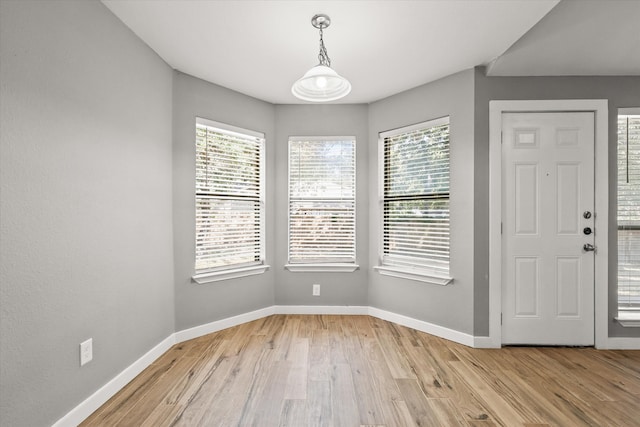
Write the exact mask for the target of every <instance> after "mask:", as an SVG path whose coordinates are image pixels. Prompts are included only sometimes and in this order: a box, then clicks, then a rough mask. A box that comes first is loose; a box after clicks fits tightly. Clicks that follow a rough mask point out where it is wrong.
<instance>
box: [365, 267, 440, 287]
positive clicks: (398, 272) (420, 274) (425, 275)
mask: <svg viewBox="0 0 640 427" xmlns="http://www.w3.org/2000/svg"><path fill="white" fill-rule="evenodd" d="M373 269H374V270H376V271H377V272H378V273H380V274H383V275H385V276H392V277H400V278H402V279H409V280H417V281H418V282H425V283H431V284H434V285H440V286H446V285H448V284H449V283H451V282H453V278H452V277H444V276H439V275H436V274H433V273H430V272H427V271H423V270H418V269H410V268H401V267H389V266H383V265H379V266H377V267H373Z"/></svg>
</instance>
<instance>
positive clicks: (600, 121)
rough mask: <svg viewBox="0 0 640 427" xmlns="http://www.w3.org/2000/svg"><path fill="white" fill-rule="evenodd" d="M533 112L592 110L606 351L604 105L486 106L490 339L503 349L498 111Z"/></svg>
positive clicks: (598, 339)
mask: <svg viewBox="0 0 640 427" xmlns="http://www.w3.org/2000/svg"><path fill="white" fill-rule="evenodd" d="M534 111H574V112H575V111H593V112H594V113H595V177H594V178H595V212H596V215H595V228H596V229H597V230H598V232H597V233H596V234H595V244H596V247H597V248H598V255H599V256H596V258H595V345H596V348H607V347H608V341H609V340H611V338H609V337H608V322H607V319H608V222H609V211H608V206H609V200H608V195H609V187H608V186H609V176H608V158H609V151H608V149H609V147H608V140H609V138H608V132H609V128H608V123H609V117H608V111H609V107H608V101H607V100H603V99H571V100H541V101H525V100H514V101H490V102H489V254H490V255H489V337H490V340H491V343H492V345H493V346H495V347H500V346H501V345H502V327H501V324H500V323H501V322H500V316H501V311H502V296H501V295H502V279H501V276H502V265H501V264H502V243H501V242H502V240H501V232H500V228H501V227H500V224H501V221H502V219H501V216H502V214H501V211H502V196H501V187H502V148H501V132H502V113H504V112H534Z"/></svg>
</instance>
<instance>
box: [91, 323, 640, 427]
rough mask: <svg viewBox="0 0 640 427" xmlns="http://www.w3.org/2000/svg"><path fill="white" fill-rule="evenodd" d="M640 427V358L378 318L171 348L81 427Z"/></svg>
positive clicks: (222, 336) (286, 327)
mask: <svg viewBox="0 0 640 427" xmlns="http://www.w3.org/2000/svg"><path fill="white" fill-rule="evenodd" d="M493 425H501V426H509V427H511V426H528V427H533V426H537V427H542V426H571V427H573V426H640V351H597V350H594V349H591V348H579V349H577V348H503V349H499V350H481V349H471V348H468V347H465V346H463V345H459V344H455V343H452V342H450V341H446V340H443V339H440V338H436V337H433V336H431V335H427V334H424V333H421V332H417V331H415V330H413V329H409V328H405V327H403V326H399V325H396V324H393V323H389V322H386V321H383V320H380V319H377V318H373V317H369V316H292V315H276V316H270V317H267V318H264V319H261V320H257V321H254V322H251V323H247V324H244V325H240V326H237V327H234V328H230V329H226V330H224V331H220V332H217V333H214V334H210V335H207V336H204V337H201V338H197V339H195V340H191V341H188V342H184V343H181V344H178V345H176V346H174V347H172V348H171V349H170V350H169V351H168V352H167V353H165V354H164V355H163V356H162V357H160V358H159V359H158V360H156V362H155V363H153V364H152V365H151V366H150V367H149V368H147V369H146V370H145V371H144V372H143V373H141V374H140V375H139V376H138V377H136V378H135V379H134V380H133V381H131V383H129V384H128V385H127V386H126V387H125V388H124V389H122V390H121V391H120V392H119V393H118V394H117V395H116V396H114V397H113V398H112V399H111V400H110V401H108V402H107V403H106V404H105V405H104V406H103V407H101V408H100V409H98V410H97V411H96V412H95V413H94V414H93V415H92V416H91V417H89V418H88V419H87V420H86V421H85V422H84V423H83V424H82V426H154V427H156V426H225V427H227V426H260V427H263V426H264V427H269V426H294V427H306V426H334V427H351V426H400V427H408V426H482V427H485V426H486V427H488V426H493Z"/></svg>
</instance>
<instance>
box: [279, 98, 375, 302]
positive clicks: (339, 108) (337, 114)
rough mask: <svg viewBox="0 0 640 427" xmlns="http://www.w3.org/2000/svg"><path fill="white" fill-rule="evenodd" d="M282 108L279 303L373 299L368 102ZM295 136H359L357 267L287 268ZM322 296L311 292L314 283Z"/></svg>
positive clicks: (362, 300)
mask: <svg viewBox="0 0 640 427" xmlns="http://www.w3.org/2000/svg"><path fill="white" fill-rule="evenodd" d="M275 108H276V139H275V141H273V143H274V144H275V146H276V147H275V148H276V159H275V164H274V165H273V168H274V169H275V172H276V181H275V184H276V192H275V194H276V199H275V205H276V224H275V225H276V237H275V240H276V245H275V248H276V252H275V260H276V262H275V266H274V268H275V269H276V286H275V291H276V294H275V300H276V304H279V305H367V277H368V267H369V263H368V248H369V244H370V241H369V235H368V233H367V231H368V227H369V221H368V204H369V198H368V197H367V196H368V179H369V167H368V163H367V161H368V153H369V141H368V133H367V108H368V106H367V105H364V104H363V105H278V106H276V107H275ZM290 136H355V137H356V258H357V263H358V264H359V265H360V269H359V270H356V271H355V272H353V273H328V272H323V273H299V272H296V273H293V272H291V271H288V270H285V269H284V265H285V264H286V263H287V245H288V228H287V227H288V223H287V217H288V188H287V187H288V163H287V162H288V140H289V137H290ZM314 283H319V284H320V285H321V292H320V296H318V297H314V296H312V295H311V287H312V284H314Z"/></svg>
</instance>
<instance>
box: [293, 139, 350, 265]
mask: <svg viewBox="0 0 640 427" xmlns="http://www.w3.org/2000/svg"><path fill="white" fill-rule="evenodd" d="M355 162H356V157H355V138H353V137H292V138H290V139H289V263H290V264H295V263H304V264H318V263H355V260H356V240H355V234H356V216H355V211H356V206H355V185H356V177H355V172H356V170H355V168H356V163H355Z"/></svg>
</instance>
